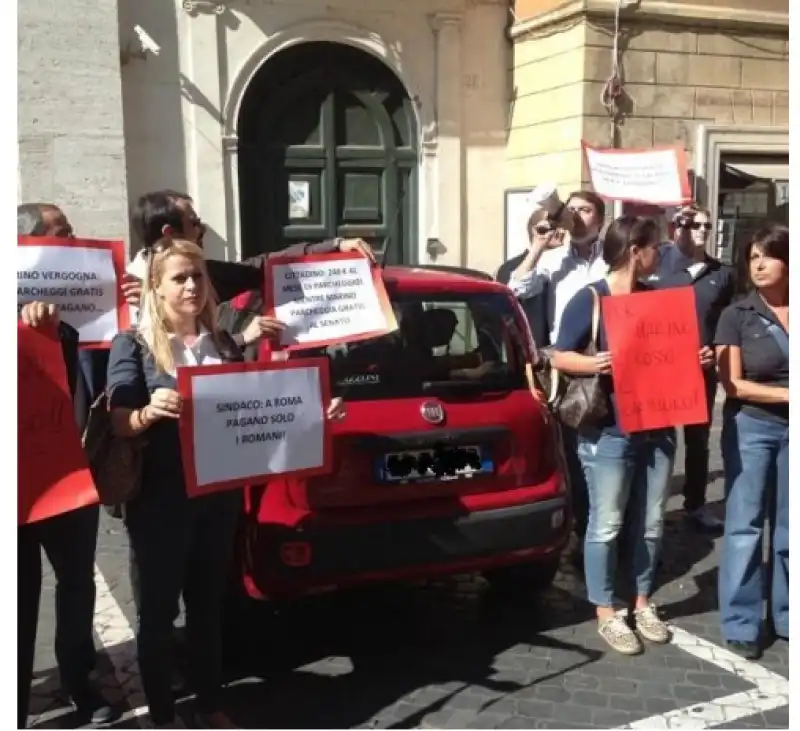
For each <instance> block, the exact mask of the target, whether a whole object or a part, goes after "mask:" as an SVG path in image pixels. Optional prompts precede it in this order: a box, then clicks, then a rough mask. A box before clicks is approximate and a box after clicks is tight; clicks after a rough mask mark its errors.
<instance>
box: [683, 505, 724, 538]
mask: <svg viewBox="0 0 800 731" xmlns="http://www.w3.org/2000/svg"><path fill="white" fill-rule="evenodd" d="M686 517H687V518H688V520H689V521H690V522H691V523H692V524H693V525H694V526H695V527H696V528H698V529H699V530H701V531H704V532H721V531H722V530H723V529H724V528H725V522H724V521H722V520H720V519H719V518H718V517H717V516H716V515H714V513H713V512H711V509H710V508H709V507H708V505H703V507H701V508H698V509H697V510H692V511H691V512H690V513H687V515H686Z"/></svg>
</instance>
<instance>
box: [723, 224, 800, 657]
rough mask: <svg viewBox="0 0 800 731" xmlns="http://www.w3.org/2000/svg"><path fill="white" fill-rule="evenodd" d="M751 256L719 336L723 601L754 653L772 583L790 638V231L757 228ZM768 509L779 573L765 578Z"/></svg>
mask: <svg viewBox="0 0 800 731" xmlns="http://www.w3.org/2000/svg"><path fill="white" fill-rule="evenodd" d="M743 255H744V256H743V261H744V262H745V263H746V264H747V266H748V268H749V272H750V282H751V284H752V287H753V291H752V292H751V293H750V294H749V295H748V296H747V297H746V298H745V299H743V300H741V301H739V302H736V303H735V304H733V305H731V306H730V307H728V308H727V309H726V310H725V311H724V312H723V313H722V316H721V317H720V320H719V325H718V326H717V334H716V337H715V339H714V342H715V344H716V346H717V361H718V363H719V376H720V382H721V383H722V385H723V387H724V388H725V393H726V394H727V399H726V400H725V406H724V409H723V412H722V413H723V417H722V418H723V421H722V459H723V463H724V466H725V495H726V500H725V537H724V539H723V551H722V560H721V562H720V569H719V607H720V615H721V620H722V634H723V636H724V637H725V639H726V640H727V642H728V645H729V646H730V648H731V649H732V650H733V651H734V652H737V653H739V654H741V655H743V656H744V657H745V658H747V659H753V660H754V659H756V658H758V657H759V656H760V655H761V641H762V639H763V637H762V631H761V624H762V617H763V616H764V602H763V597H764V583H765V582H766V583H767V585H768V586H769V587H770V594H769V596H770V597H771V601H770V602H769V603H770V604H771V616H770V617H768V620H769V621H770V622H771V624H772V629H773V630H774V632H775V634H776V635H777V636H778V637H781V638H783V639H786V640H788V639H789V229H788V228H786V227H784V226H777V225H774V226H768V227H766V228H764V229H762V230H760V231H758V232H757V233H756V234H755V236H754V237H753V240H752V241H751V242H750V244H749V245H748V246H747V248H746V249H745V250H744V252H743ZM770 513H772V516H771V517H770V518H769V522H770V524H771V528H772V546H771V548H772V560H771V569H772V575H771V576H765V572H764V568H763V565H762V564H763V561H762V556H763V546H762V543H763V538H764V527H765V523H766V520H767V516H768V515H769V514H770Z"/></svg>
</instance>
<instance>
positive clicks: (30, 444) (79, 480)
mask: <svg viewBox="0 0 800 731" xmlns="http://www.w3.org/2000/svg"><path fill="white" fill-rule="evenodd" d="M17 336H18V343H17V463H18V474H17V523H18V524H19V525H24V524H25V523H33V522H35V521H38V520H45V519H46V518H52V517H53V516H55V515H59V514H61V513H66V512H69V511H70V510H75V509H77V508H82V507H85V506H86V505H93V504H95V503H97V502H98V497H97V491H96V490H95V487H94V482H93V481H92V476H91V473H90V472H89V468H88V465H87V462H86V456H85V454H84V452H83V447H82V446H81V439H80V435H79V434H78V427H77V425H76V424H75V415H74V410H73V407H72V398H71V396H70V392H69V386H68V384H67V374H66V368H65V367H64V358H63V355H62V352H61V343H60V342H59V339H58V335H57V333H56V332H55V331H54V330H46V331H45V330H34V329H32V328H29V327H26V326H25V325H23V324H22V323H20V324H19V327H18V330H17Z"/></svg>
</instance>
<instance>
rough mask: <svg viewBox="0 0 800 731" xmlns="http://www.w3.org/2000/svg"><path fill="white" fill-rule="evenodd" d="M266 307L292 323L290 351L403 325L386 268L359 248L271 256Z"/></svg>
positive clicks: (287, 340)
mask: <svg viewBox="0 0 800 731" xmlns="http://www.w3.org/2000/svg"><path fill="white" fill-rule="evenodd" d="M264 277H265V281H264V311H265V312H266V314H267V315H269V316H270V317H275V318H277V319H278V320H281V321H282V322H284V323H286V326H287V327H286V329H285V330H284V331H283V332H282V333H281V341H280V345H281V346H282V347H285V348H286V349H287V350H298V349H306V348H320V347H324V346H327V345H332V344H333V343H347V342H353V341H356V340H366V339H369V338H374V337H378V336H380V335H385V334H386V333H389V332H392V331H393V330H396V329H397V321H396V319H395V316H394V310H392V305H391V303H390V302H389V297H388V296H387V294H386V287H385V286H384V282H383V276H382V274H381V270H380V269H379V268H378V267H376V266H374V265H373V263H372V262H371V261H370V260H369V259H367V257H365V256H363V255H361V254H359V253H358V252H345V253H338V254H308V255H306V256H271V257H269V259H267V264H266V266H265V267H264Z"/></svg>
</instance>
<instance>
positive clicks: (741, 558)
mask: <svg viewBox="0 0 800 731" xmlns="http://www.w3.org/2000/svg"><path fill="white" fill-rule="evenodd" d="M722 459H723V462H724V465H725V495H726V502H725V536H724V538H723V544H722V560H721V561H720V569H719V607H720V619H721V621H722V634H723V636H724V637H725V639H726V640H729V641H734V642H756V641H757V640H758V639H759V637H760V634H761V624H762V620H763V616H764V596H765V592H764V583H765V580H766V581H770V579H771V581H770V583H771V599H772V602H771V603H772V622H773V624H774V626H775V631H776V632H777V633H778V634H779V635H780V636H781V637H786V638H788V637H789V426H788V425H786V424H780V423H778V422H774V421H769V420H767V419H759V418H757V417H753V416H750V415H748V414H745V413H742V412H741V411H740V412H738V413H736V414H725V416H724V419H723V423H722ZM773 511H774V512H773ZM770 513H773V515H774V520H773V521H771V522H772V523H773V532H772V561H771V563H772V576H771V577H766V576H765V571H764V566H763V555H764V553H763V540H764V524H765V522H766V519H767V517H768V515H769V514H770Z"/></svg>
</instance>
